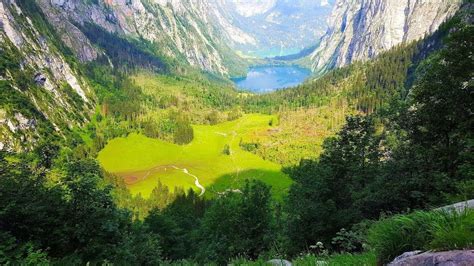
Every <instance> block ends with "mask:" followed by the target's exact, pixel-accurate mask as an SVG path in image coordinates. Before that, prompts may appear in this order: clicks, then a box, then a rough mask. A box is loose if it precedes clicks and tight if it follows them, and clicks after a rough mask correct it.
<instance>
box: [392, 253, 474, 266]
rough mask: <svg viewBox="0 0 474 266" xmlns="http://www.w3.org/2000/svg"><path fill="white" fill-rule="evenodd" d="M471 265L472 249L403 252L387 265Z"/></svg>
mask: <svg viewBox="0 0 474 266" xmlns="http://www.w3.org/2000/svg"><path fill="white" fill-rule="evenodd" d="M435 265H436V266H473V265H474V250H452V251H443V252H424V253H420V251H411V252H405V253H403V254H402V255H400V256H398V257H396V258H395V260H393V261H392V262H391V263H389V264H388V266H435Z"/></svg>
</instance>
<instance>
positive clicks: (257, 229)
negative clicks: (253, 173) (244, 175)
mask: <svg viewBox="0 0 474 266" xmlns="http://www.w3.org/2000/svg"><path fill="white" fill-rule="evenodd" d="M270 199H271V195H270V188H269V187H268V186H266V185H265V184H264V183H262V182H260V181H251V182H247V183H246V184H245V186H244V187H243V188H242V192H240V193H239V192H237V193H233V192H230V193H228V194H226V195H223V196H222V197H220V198H218V199H216V200H215V201H214V202H213V203H212V205H211V206H210V208H209V209H208V210H207V211H206V213H205V216H204V218H203V222H202V227H201V229H200V230H199V232H198V235H199V237H198V239H199V246H201V248H200V250H199V252H198V253H197V258H198V260H199V261H202V262H211V261H215V262H217V263H219V264H223V263H226V262H227V261H228V260H229V259H230V258H234V257H236V256H244V257H248V258H251V259H255V258H257V257H258V256H259V255H260V254H261V253H262V252H263V251H265V250H267V249H268V248H269V245H270V243H271V237H272V235H271V229H272V228H271V227H272V219H273V217H272V211H271V205H270V204H271V201H270Z"/></svg>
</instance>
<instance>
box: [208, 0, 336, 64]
mask: <svg viewBox="0 0 474 266" xmlns="http://www.w3.org/2000/svg"><path fill="white" fill-rule="evenodd" d="M333 2H334V1H327V0H326V1H320V0H318V1H313V0H300V1H290V0H264V1H248V0H247V1H242V0H232V1H228V0H218V1H215V3H216V7H215V8H216V10H217V13H219V14H220V15H221V16H222V18H223V21H226V22H227V24H228V25H222V26H223V27H222V28H223V32H224V33H225V36H226V37H227V39H229V45H230V46H232V47H233V48H234V49H237V50H239V51H241V52H242V53H244V54H249V55H252V56H257V57H273V56H282V55H288V54H295V53H297V52H299V51H300V50H302V49H304V48H306V47H310V46H313V45H314V44H315V43H314V40H317V39H319V38H320V37H321V36H322V35H323V34H324V33H325V31H326V28H327V24H326V20H327V17H328V16H329V14H330V12H331V9H332V4H333ZM231 25H232V26H231ZM229 27H232V28H229ZM235 29H238V30H237V31H236V30H235Z"/></svg>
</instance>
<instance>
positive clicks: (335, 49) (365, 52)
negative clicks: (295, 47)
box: [309, 0, 461, 73]
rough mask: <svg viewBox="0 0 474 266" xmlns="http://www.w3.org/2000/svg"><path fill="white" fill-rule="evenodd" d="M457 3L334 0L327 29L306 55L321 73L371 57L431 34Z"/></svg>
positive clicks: (443, 0) (444, 0)
mask: <svg viewBox="0 0 474 266" xmlns="http://www.w3.org/2000/svg"><path fill="white" fill-rule="evenodd" d="M460 2H461V1H460V0H393V1H392V0H390V1H381V0H338V1H337V3H336V5H335V7H334V9H333V12H332V14H331V15H330V17H329V21H328V24H329V29H328V31H327V33H326V34H325V35H324V36H323V37H322V39H321V43H320V45H319V47H318V48H317V49H316V50H315V51H314V52H313V53H312V54H311V55H310V56H309V58H310V61H311V67H312V69H313V70H314V71H315V72H316V73H322V72H324V71H326V70H328V69H331V68H334V67H341V66H345V65H347V64H350V63H352V62H354V61H358V60H367V59H371V58H374V57H375V56H377V55H378V54H379V53H380V52H383V51H385V50H388V49H390V48H392V47H394V46H396V45H398V44H400V43H403V42H410V41H413V40H417V39H420V38H422V37H423V36H425V35H426V34H429V33H431V32H433V31H435V30H436V29H437V28H438V27H439V25H440V24H441V23H442V22H444V21H445V20H446V19H447V18H448V17H450V16H452V15H453V14H454V13H455V12H456V10H457V9H458V8H459V5H460Z"/></svg>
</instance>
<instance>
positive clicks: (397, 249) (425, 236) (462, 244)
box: [368, 210, 474, 263]
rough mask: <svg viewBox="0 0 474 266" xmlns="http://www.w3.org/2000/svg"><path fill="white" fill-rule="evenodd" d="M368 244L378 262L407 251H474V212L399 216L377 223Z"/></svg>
mask: <svg viewBox="0 0 474 266" xmlns="http://www.w3.org/2000/svg"><path fill="white" fill-rule="evenodd" d="M368 242H369V245H370V246H371V247H372V248H373V249H374V251H375V254H376V255H377V260H378V262H379V263H387V262H389V261H391V260H393V259H394V258H395V257H396V256H398V255H400V254H402V253H403V252H406V251H413V250H428V249H436V250H449V249H462V248H472V247H473V246H474V245H473V243H474V211H472V210H467V211H465V212H464V213H461V214H457V213H454V212H444V211H432V212H423V211H419V212H414V213H412V214H408V215H396V216H393V217H390V218H387V219H383V220H381V221H379V222H377V223H376V224H374V225H373V226H372V228H371V229H370V230H369V235H368Z"/></svg>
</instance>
